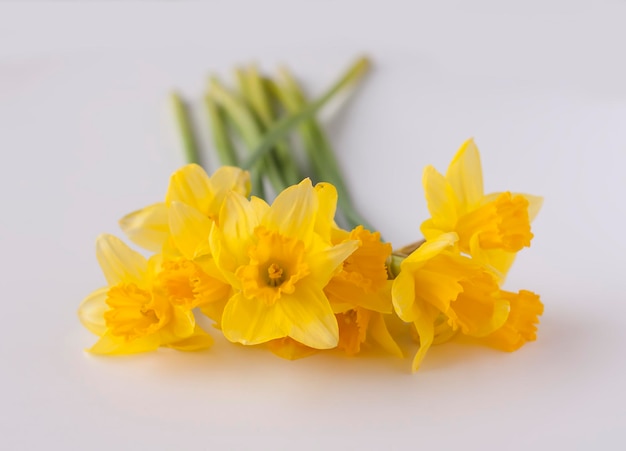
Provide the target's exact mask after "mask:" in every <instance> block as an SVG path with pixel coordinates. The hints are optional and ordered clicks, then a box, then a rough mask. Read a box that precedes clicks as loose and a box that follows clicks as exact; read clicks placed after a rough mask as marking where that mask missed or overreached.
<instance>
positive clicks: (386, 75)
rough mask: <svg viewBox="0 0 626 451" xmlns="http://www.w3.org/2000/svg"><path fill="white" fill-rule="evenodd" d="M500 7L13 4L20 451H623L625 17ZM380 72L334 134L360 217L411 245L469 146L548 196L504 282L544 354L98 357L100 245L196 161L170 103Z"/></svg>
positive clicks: (2, 9) (2, 400) (499, 176)
mask: <svg viewBox="0 0 626 451" xmlns="http://www.w3.org/2000/svg"><path fill="white" fill-rule="evenodd" d="M470 3H472V5H470ZM502 3H503V2H496V1H494V2H461V1H459V2H450V1H443V2H406V3H401V2H395V1H384V2H378V3H373V2H372V3H367V2H364V1H351V2H310V3H298V4H296V2H287V1H284V2H277V1H263V2H235V1H230V2H212V3H205V4H201V3H194V4H184V5H181V4H174V3H154V4H151V3H142V4H128V3H122V2H120V3H114V4H109V5H95V4H46V5H37V4H30V3H25V4H22V5H12V4H1V5H0V173H1V175H0V208H1V209H2V213H1V223H0V319H1V321H0V365H1V367H0V368H1V369H0V442H2V448H3V449H147V448H148V447H149V448H150V449H154V450H157V449H209V446H212V445H218V446H219V447H220V448H224V447H225V448H251V447H252V446H259V447H263V448H265V447H267V448H279V449H286V448H290V449H299V448H304V449H313V448H320V447H322V446H324V447H327V448H340V447H343V448H346V449H357V447H361V448H363V447H364V448H366V449H374V448H378V447H392V448H395V449H401V448H410V449H411V448H412V449H429V450H430V449H451V448H458V449H461V448H463V449H478V450H492V449H493V450H495V449H529V447H530V448H533V449H592V448H599V449H623V447H624V446H625V443H626V441H625V440H624V435H623V434H624V432H623V427H624V425H625V424H626V421H625V420H626V414H625V405H626V389H625V388H624V381H625V379H626V372H625V371H624V370H625V369H626V364H625V363H624V356H625V349H624V347H625V346H626V332H625V331H624V326H625V321H624V314H625V313H626V306H625V304H626V302H625V301H626V294H625V289H624V278H625V274H624V270H625V269H626V265H625V263H624V257H623V256H624V252H625V251H626V244H625V241H624V223H625V219H626V213H625V207H624V205H625V198H624V195H625V193H626V176H625V174H624V173H625V170H624V165H625V164H626V143H625V141H624V131H625V125H626V124H625V119H626V62H625V60H624V48H625V44H626V28H625V27H624V21H625V20H626V3H625V2H623V1H615V2H601V1H588V2H571V1H569V2H560V3H555V2H518V6H503V5H502ZM363 53H365V54H367V55H369V56H370V57H371V58H372V60H373V62H374V70H373V71H372V72H371V73H370V75H369V76H368V78H367V79H366V81H365V82H364V83H363V85H362V86H361V89H359V91H358V93H357V95H356V96H355V97H354V98H352V99H351V100H350V102H348V103H347V104H346V105H345V106H344V107H343V108H342V109H341V110H339V111H337V112H336V114H335V115H334V116H332V118H331V119H330V120H328V121H327V129H328V130H329V132H330V133H331V138H332V141H333V144H334V145H335V148H336V149H337V152H338V154H339V159H340V161H341V164H342V167H343V169H344V172H345V174H346V178H347V180H348V182H349V185H350V187H351V189H352V193H353V196H354V198H355V201H356V203H357V205H358V207H359V209H360V210H361V211H362V213H363V215H364V216H366V217H367V218H369V219H370V221H371V222H373V223H375V224H376V225H377V226H378V227H379V228H380V229H381V230H382V231H383V232H384V235H385V237H386V238H387V239H388V240H390V241H392V242H393V243H394V244H396V245H397V246H400V245H403V244H406V243H408V242H411V241H414V240H415V239H417V238H418V237H419V224H420V222H421V221H422V220H424V219H425V218H426V214H427V212H426V208H425V203H424V200H423V194H422V189H421V182H420V180H421V171H422V168H423V167H424V166H425V165H426V164H431V163H432V164H434V165H435V166H436V167H438V168H439V169H440V170H445V167H446V165H447V163H448V161H449V160H450V159H451V158H452V156H453V155H454V153H455V152H456V150H457V148H458V147H459V145H460V144H461V143H462V142H463V140H465V139H466V138H468V137H469V136H474V137H475V139H476V142H477V144H478V146H479V148H480V149H481V152H482V159H483V165H484V171H485V187H486V189H487V191H488V192H490V191H499V190H507V189H510V190H513V191H523V192H528V193H532V194H540V195H543V196H545V204H544V208H543V211H542V212H541V214H540V215H539V218H538V219H537V221H536V222H535V224H534V232H535V240H534V241H533V245H532V248H531V249H529V250H525V251H523V252H522V254H521V255H520V258H519V259H518V261H517V262H516V265H515V266H514V268H513V271H512V273H511V275H510V277H509V280H508V281H507V288H509V289H511V290H518V289H521V288H525V289H530V290H533V291H536V292H538V293H540V294H541V296H542V300H543V302H544V304H545V314H544V316H543V317H542V320H541V325H540V330H539V336H538V340H537V341H536V342H534V343H531V344H529V345H527V346H526V347H524V348H522V349H521V350H520V351H518V352H516V353H512V354H506V353H499V352H496V351H491V350H488V349H483V348H474V347H463V346H461V345H456V344H449V345H445V346H442V347H437V348H433V349H432V350H431V351H430V352H429V354H428V356H427V358H426V360H425V362H424V364H423V367H422V369H421V370H420V371H419V373H417V374H415V375H411V374H410V373H409V368H410V359H405V360H400V359H395V358H391V357H379V356H372V355H369V356H368V355H366V356H364V357H362V358H352V359H348V358H341V357H339V356H338V355H334V354H330V355H329V354H325V355H317V356H314V357H311V358H308V359H303V360H300V361H295V362H288V361H283V360H281V359H278V358H276V357H274V356H273V355H272V354H271V353H269V352H267V351H265V350H263V349H247V348H246V349H244V348H242V347H239V346H235V345H231V344H229V343H227V342H225V341H224V340H221V339H219V338H218V339H217V341H216V344H215V346H214V347H213V348H212V349H211V350H210V351H208V352H206V353H198V354H183V353H175V352H167V351H159V352H156V353H152V354H149V355H142V356H133V357H123V358H95V357H93V356H89V355H87V354H86V353H84V352H83V349H84V348H86V347H89V346H90V345H91V344H92V343H93V342H94V340H95V337H93V336H92V335H90V334H89V333H88V332H87V331H86V330H83V329H82V327H81V325H80V323H79V322H78V320H77V317H76V309H77V306H78V304H79V302H80V301H81V299H82V298H83V297H84V296H85V295H87V294H88V293H89V292H90V291H91V290H93V289H95V288H97V287H99V286H101V285H102V284H103V282H104V279H103V277H102V275H101V273H100V270H99V268H98V265H97V263H96V260H95V255H94V245H93V243H94V239H95V237H96V236H97V235H98V234H99V233H101V232H109V233H116V234H118V233H119V229H118V227H117V219H118V218H120V217H121V216H122V215H124V214H125V213H128V212H130V211H132V210H135V209H137V208H139V207H142V206H144V205H147V204H149V203H152V202H155V201H159V200H161V199H162V197H163V195H164V193H165V189H166V186H167V180H168V176H169V173H170V172H172V171H173V170H174V169H176V168H177V167H178V165H180V164H181V163H182V157H181V155H180V153H179V152H178V149H177V148H176V146H175V142H174V140H173V139H172V135H171V133H170V125H171V124H170V122H168V118H167V115H166V114H164V106H165V98H166V95H167V93H168V92H169V90H170V89H172V88H174V87H176V88H178V89H180V90H181V91H182V92H183V93H184V94H185V95H187V96H188V97H189V98H191V99H195V100H199V99H200V95H201V93H202V90H203V87H204V84H205V81H206V76H207V74H209V73H218V74H220V75H221V76H222V78H223V79H224V80H227V79H228V80H230V76H231V70H232V68H233V67H234V65H236V64H244V63H248V62H257V63H259V64H260V65H261V67H262V68H263V69H264V70H266V71H272V70H274V68H275V67H276V65H277V64H278V63H286V64H288V65H289V66H290V67H291V68H292V69H293V71H294V72H295V73H296V74H298V75H299V76H300V78H301V80H302V81H303V82H304V83H305V85H306V86H307V88H308V90H309V92H311V93H313V94H319V93H321V92H322V90H323V89H324V88H325V87H326V86H327V85H328V84H329V83H330V82H332V81H333V80H334V78H335V77H336V76H337V75H338V74H339V73H340V72H341V71H342V70H343V69H344V68H345V67H346V66H347V65H348V64H349V62H350V61H351V60H352V59H353V58H354V57H356V56H357V55H359V54H363ZM215 336H217V334H215ZM620 427H621V428H622V430H621V431H620V429H619V428H620Z"/></svg>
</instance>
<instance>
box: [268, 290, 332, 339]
mask: <svg viewBox="0 0 626 451" xmlns="http://www.w3.org/2000/svg"><path fill="white" fill-rule="evenodd" d="M275 305H277V306H279V307H280V310H281V312H282V314H283V315H284V316H285V320H286V325H287V326H288V327H289V333H288V335H289V336H290V337H291V338H293V339H294V340H296V341H298V342H300V343H302V344H304V345H306V346H310V347H312V348H315V349H330V348H334V347H335V346H337V342H338V340H339V328H338V326H337V319H336V318H335V315H334V313H333V311H332V309H331V308H330V303H329V302H328V299H327V298H326V296H325V295H324V293H323V291H322V290H319V289H316V288H315V287H311V286H309V285H308V284H305V283H300V284H299V286H298V289H297V290H296V292H295V293H294V294H293V295H283V297H281V299H280V301H279V302H276V304H275Z"/></svg>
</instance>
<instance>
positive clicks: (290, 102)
mask: <svg viewBox="0 0 626 451" xmlns="http://www.w3.org/2000/svg"><path fill="white" fill-rule="evenodd" d="M280 77H281V81H282V86H275V87H274V89H275V91H276V94H277V95H278V97H279V98H280V99H281V102H282V103H283V104H284V105H285V106H286V108H287V109H288V110H289V111H291V112H296V111H298V110H301V109H302V108H304V107H305V106H306V104H307V99H306V96H305V94H304V92H303V91H302V89H301V88H300V86H299V85H298V83H297V82H296V80H295V79H294V77H293V76H292V75H291V74H290V73H289V71H287V70H286V69H282V70H281V71H280ZM299 128H300V133H301V135H302V141H303V143H304V149H305V150H306V152H307V156H308V157H309V161H310V162H311V165H312V166H313V171H314V173H315V176H316V177H317V179H318V180H320V181H326V182H330V183H332V184H333V185H334V186H335V188H337V194H338V206H339V210H340V212H341V214H342V215H343V221H342V222H344V223H345V224H344V225H345V226H346V227H347V228H349V229H352V228H354V227H356V226H357V225H359V224H362V225H363V226H364V227H365V228H367V229H369V230H372V231H373V230H374V229H373V228H372V227H371V226H370V225H369V224H368V223H367V222H366V221H365V220H364V219H363V218H362V217H361V216H360V215H359V214H358V213H357V211H356V210H355V209H354V206H353V203H352V202H351V199H350V196H349V193H348V188H347V186H346V184H345V183H344V179H343V176H342V175H341V170H340V169H339V163H338V161H337V158H336V156H335V152H334V151H333V149H332V147H331V145H330V142H329V141H328V138H327V137H326V134H325V133H324V131H323V129H322V128H321V127H320V126H319V124H318V123H317V121H316V120H315V118H313V117H312V118H310V119H307V120H306V121H304V122H303V123H302V124H301V125H300V127H299Z"/></svg>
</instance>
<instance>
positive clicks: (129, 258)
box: [96, 234, 148, 285]
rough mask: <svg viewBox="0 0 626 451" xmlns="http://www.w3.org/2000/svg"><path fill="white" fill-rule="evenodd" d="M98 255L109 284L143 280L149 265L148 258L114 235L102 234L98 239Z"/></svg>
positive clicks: (138, 282)
mask: <svg viewBox="0 0 626 451" xmlns="http://www.w3.org/2000/svg"><path fill="white" fill-rule="evenodd" d="M96 257H97V259H98V263H100V267H101V268H102V272H103V273H104V277H105V278H106V280H107V282H108V283H109V285H117V284H118V283H122V282H132V283H136V284H141V283H142V282H143V279H144V277H145V274H146V270H147V266H148V262H147V260H146V259H145V258H144V256H143V255H141V254H139V253H138V252H135V251H133V250H132V249H130V248H129V247H128V246H127V245H126V244H124V243H123V242H122V241H121V240H120V239H119V238H117V237H115V236H113V235H106V234H103V235H100V236H99V237H98V238H97V239H96Z"/></svg>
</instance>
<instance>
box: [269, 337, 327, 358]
mask: <svg viewBox="0 0 626 451" xmlns="http://www.w3.org/2000/svg"><path fill="white" fill-rule="evenodd" d="M267 347H268V348H269V350H270V351H272V353H273V354H275V355H277V356H278V357H280V358H283V359H286V360H297V359H301V358H303V357H308V356H310V355H313V354H315V353H316V352H318V350H317V349H313V348H309V347H308V346H305V345H303V344H302V343H298V342H297V341H296V340H294V339H293V338H291V337H284V338H277V339H276V340H272V341H268V342H267Z"/></svg>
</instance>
